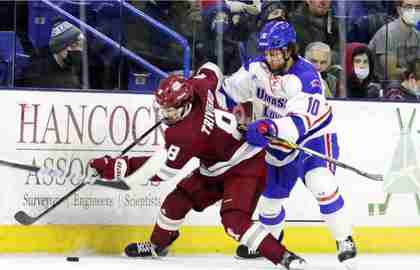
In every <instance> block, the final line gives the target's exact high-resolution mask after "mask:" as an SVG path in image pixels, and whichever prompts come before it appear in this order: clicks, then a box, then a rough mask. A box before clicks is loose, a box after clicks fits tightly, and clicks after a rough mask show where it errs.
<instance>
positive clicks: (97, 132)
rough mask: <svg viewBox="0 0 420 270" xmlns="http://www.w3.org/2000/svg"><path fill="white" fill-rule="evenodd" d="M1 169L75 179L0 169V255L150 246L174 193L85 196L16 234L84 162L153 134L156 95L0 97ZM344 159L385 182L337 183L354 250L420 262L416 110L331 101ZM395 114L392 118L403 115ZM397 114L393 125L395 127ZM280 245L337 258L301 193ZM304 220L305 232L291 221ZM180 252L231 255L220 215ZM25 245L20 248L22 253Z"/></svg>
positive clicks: (158, 134) (165, 186)
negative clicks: (40, 169) (419, 256)
mask: <svg viewBox="0 0 420 270" xmlns="http://www.w3.org/2000/svg"><path fill="white" fill-rule="evenodd" d="M2 104H3V105H2V107H1V109H0V110H1V112H0V113H1V114H0V115H2V116H3V119H2V120H3V121H2V124H3V131H2V132H1V133H0V136H1V140H0V142H1V144H2V150H3V151H2V155H1V157H0V159H4V160H14V161H19V162H20V163H27V164H34V165H37V166H46V167H49V168H55V169H64V168H70V170H71V172H72V173H76V174H77V175H78V176H77V177H73V178H71V179H61V178H55V177H37V176H36V175H34V174H33V173H30V172H26V171H21V170H16V169H12V168H8V167H0V171H1V173H2V180H3V183H4V184H3V188H2V189H1V191H0V198H1V204H0V207H1V211H0V213H1V214H0V218H1V224H2V225H1V227H0V236H1V243H2V245H0V252H3V253H13V252H25V253H29V252H53V253H67V252H72V251H76V250H87V251H92V252H98V253H120V252H121V250H122V248H123V247H124V246H125V244H126V243H127V242H131V241H135V240H143V239H147V238H148V235H149V234H150V231H151V228H152V225H153V224H154V220H155V217H156V213H157V212H158V209H159V205H160V204H161V203H162V201H163V199H164V197H165V196H166V194H167V193H168V192H170V191H171V190H172V189H173V188H174V186H175V183H157V184H156V183H150V182H147V181H144V179H138V181H137V180H136V181H134V182H133V184H132V190H130V191H128V192H123V191H115V190H110V189H105V188H102V187H98V186H86V187H84V188H83V189H82V190H81V191H80V192H78V193H76V194H75V195H73V196H72V197H70V198H69V199H68V200H67V201H66V202H65V203H63V204H62V205H60V206H59V207H57V208H56V209H54V210H53V211H52V212H51V213H49V214H48V215H46V216H45V217H44V218H42V219H41V220H40V221H39V222H38V223H36V225H32V226H28V227H24V226H21V225H18V224H17V223H16V221H15V220H14V218H13V215H14V214H15V213H16V212H17V211H19V210H24V211H26V212H27V213H28V214H31V215H34V216H35V215H37V214H39V213H40V212H42V211H43V210H44V209H45V208H46V207H48V206H50V205H51V204H53V203H54V202H55V201H56V200H57V199H58V198H60V197H61V196H63V195H64V194H65V193H67V192H68V191H69V190H71V189H72V188H74V187H75V186H76V185H78V184H79V183H81V181H83V179H84V178H85V177H86V170H87V166H86V164H87V162H88V160H90V159H91V158H94V157H97V156H102V155H105V154H108V155H111V156H117V155H118V153H119V152H120V151H121V150H122V149H124V148H125V147H126V146H127V145H129V144H130V143H131V142H132V141H133V140H134V138H137V137H139V136H140V135H141V134H142V133H143V132H144V131H146V130H147V129H148V128H149V127H151V126H152V125H153V124H154V123H155V121H156V116H157V111H156V109H155V108H154V107H153V101H152V97H151V96H144V95H133V94H117V93H102V92H101V93H83V92H37V91H26V92H24V91H19V92H16V91H3V92H2ZM331 104H332V106H333V108H334V113H335V119H336V125H337V130H338V138H339V142H340V158H339V159H340V161H342V162H345V163H348V164H350V165H352V166H354V167H356V168H359V169H361V170H364V171H367V172H370V173H381V174H384V175H385V176H386V177H385V179H386V181H385V182H374V181H372V180H369V179H366V178H364V177H362V176H359V175H357V174H355V173H354V172H351V171H349V170H345V169H340V168H339V169H338V171H337V180H338V182H339V185H340V188H341V192H342V194H343V196H344V198H345V200H346V207H347V208H348V210H349V211H350V212H351V215H352V217H353V223H354V232H355V234H354V235H355V238H356V239H357V241H358V245H359V249H360V250H361V252H374V253H381V252H401V253H418V252H420V237H419V236H420V201H419V197H418V196H416V194H418V193H419V192H420V191H419V190H420V185H419V181H420V178H419V176H420V173H419V171H420V170H419V169H418V160H417V155H416V153H417V151H418V149H419V145H418V141H419V132H418V129H419V128H418V127H419V120H418V119H417V118H418V117H416V115H415V113H413V112H414V109H416V108H417V107H419V106H418V105H417V104H415V103H388V102H387V103H385V102H351V101H331ZM397 109H398V110H399V113H398V110H397ZM399 115H400V117H399ZM162 131H163V129H162V128H159V129H156V130H155V131H154V132H152V134H151V135H150V136H149V137H147V138H146V139H145V140H144V141H142V142H141V143H140V144H139V145H138V146H136V147H135V148H134V149H133V150H132V151H130V152H129V154H132V155H151V154H153V153H154V152H155V151H156V150H158V149H161V148H162V146H163V139H162ZM286 208H287V218H288V219H289V220H291V222H289V223H288V225H287V229H286V239H285V241H286V243H287V244H288V245H289V246H290V247H292V248H293V249H295V250H299V251H303V252H334V251H335V246H334V241H333V240H332V239H331V237H330V236H329V233H328V231H327V230H326V228H325V225H324V224H323V223H319V222H311V221H314V220H319V219H320V215H319V208H318V206H317V205H316V202H315V201H314V199H313V198H312V196H311V195H310V193H309V192H308V191H307V190H306V189H305V188H304V186H303V184H302V183H298V184H297V186H296V188H295V190H294V191H293V192H292V195H291V198H290V200H289V201H288V202H287V205H286ZM296 220H305V222H300V223H297V222H293V221H296ZM181 232H182V236H181V237H180V238H179V240H178V241H177V242H176V244H175V245H174V248H173V249H172V251H173V252H176V253H214V252H221V253H226V254H230V253H232V252H233V250H234V248H235V246H236V243H235V242H234V241H233V240H231V239H230V238H229V237H228V236H226V235H225V234H224V231H223V228H222V227H221V226H220V217H219V215H218V205H216V206H213V207H210V208H209V209H207V210H206V211H204V213H201V214H197V213H191V214H190V215H189V216H188V218H187V222H186V224H185V226H184V227H183V229H182V231H181ZM23 243H24V244H23Z"/></svg>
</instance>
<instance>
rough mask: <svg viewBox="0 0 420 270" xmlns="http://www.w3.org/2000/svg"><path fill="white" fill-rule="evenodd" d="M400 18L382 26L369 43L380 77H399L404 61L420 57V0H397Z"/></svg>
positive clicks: (407, 61)
mask: <svg viewBox="0 0 420 270" xmlns="http://www.w3.org/2000/svg"><path fill="white" fill-rule="evenodd" d="M396 5H397V12H398V15H399V17H398V18H397V19H395V20H393V21H392V22H390V23H389V24H387V25H384V26H382V27H381V28H380V29H379V30H378V32H376V34H375V35H374V37H373V38H372V40H371V41H370V42H369V48H370V50H371V51H372V53H373V55H374V58H375V59H374V60H375V65H376V71H377V73H378V76H379V79H380V80H398V79H399V78H400V77H401V75H402V74H403V73H404V71H405V70H406V68H407V64H408V63H409V62H410V61H412V60H413V59H416V58H419V57H420V32H419V31H418V30H417V29H416V24H417V22H418V21H419V20H420V0H400V1H397V3H396Z"/></svg>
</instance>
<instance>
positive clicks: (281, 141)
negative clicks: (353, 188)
mask: <svg viewBox="0 0 420 270" xmlns="http://www.w3.org/2000/svg"><path fill="white" fill-rule="evenodd" d="M239 130H242V131H246V126H245V125H240V126H239ZM266 138H267V139H269V140H270V141H271V142H273V143H279V144H283V145H286V146H288V147H290V148H292V149H296V150H299V151H302V152H305V153H306V154H308V155H310V156H313V157H317V158H320V159H323V160H326V161H328V162H331V163H332V164H335V165H336V166H338V167H341V168H343V169H347V170H350V171H353V172H355V173H357V174H359V175H361V176H364V177H366V178H369V179H371V180H374V181H383V180H384V177H383V175H382V174H374V173H368V172H365V171H362V170H360V169H357V168H355V167H353V166H350V165H348V164H346V163H343V162H341V161H338V160H336V159H333V158H331V157H329V156H326V155H324V154H321V153H319V152H317V151H314V150H312V149H309V148H306V147H304V146H300V145H298V144H296V143H293V142H289V141H287V140H285V139H281V138H277V137H273V136H266Z"/></svg>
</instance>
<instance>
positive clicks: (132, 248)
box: [125, 174, 222, 257]
mask: <svg viewBox="0 0 420 270" xmlns="http://www.w3.org/2000/svg"><path fill="white" fill-rule="evenodd" d="M221 189H222V188H220V190H221ZM221 196H222V192H221V191H218V190H217V189H215V190H211V191H209V190H208V187H207V186H206V185H205V184H204V182H203V181H202V179H201V178H200V177H199V176H198V175H197V174H194V175H193V176H191V177H189V178H186V179H184V180H182V181H181V182H180V183H178V185H177V187H176V189H175V190H173V191H172V192H171V193H169V194H168V196H166V198H165V200H164V202H163V204H162V206H161V209H160V212H159V215H158V217H157V221H156V224H155V227H154V229H153V232H152V235H151V237H150V241H143V242H139V243H131V244H129V245H128V246H127V247H126V248H125V254H126V255H127V256H129V257H156V256H164V255H166V254H167V253H168V248H169V246H170V245H171V244H172V243H173V242H174V241H175V240H176V239H177V238H178V236H179V228H180V227H181V225H182V224H183V223H184V220H185V216H186V215H187V213H188V212H189V211H190V210H191V209H192V208H194V209H195V210H198V211H201V210H203V209H204V208H206V207H207V206H208V205H211V204H213V203H214V202H216V201H217V200H219V199H220V198H221Z"/></svg>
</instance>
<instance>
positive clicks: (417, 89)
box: [384, 58, 420, 101]
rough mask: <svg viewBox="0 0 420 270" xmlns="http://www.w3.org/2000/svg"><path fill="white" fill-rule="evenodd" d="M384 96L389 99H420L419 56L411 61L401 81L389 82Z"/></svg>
mask: <svg viewBox="0 0 420 270" xmlns="http://www.w3.org/2000/svg"><path fill="white" fill-rule="evenodd" d="M384 97H385V98H386V99H389V100H412V101H420V58H419V59H415V60H414V61H411V62H410V63H409V64H408V68H407V70H406V72H404V75H403V76H402V80H401V81H393V82H391V83H390V84H389V85H388V86H387V87H386V89H385V93H384Z"/></svg>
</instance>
